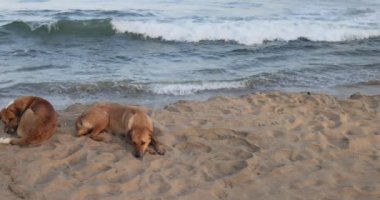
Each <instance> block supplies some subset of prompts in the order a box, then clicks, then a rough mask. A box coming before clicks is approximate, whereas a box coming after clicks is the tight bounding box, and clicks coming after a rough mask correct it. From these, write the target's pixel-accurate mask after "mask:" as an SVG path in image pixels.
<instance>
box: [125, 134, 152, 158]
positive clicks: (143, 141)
mask: <svg viewBox="0 0 380 200" xmlns="http://www.w3.org/2000/svg"><path fill="white" fill-rule="evenodd" d="M130 136H131V140H132V143H133V146H134V147H135V154H134V155H135V157H136V158H142V157H143V156H144V154H145V152H146V149H147V148H148V146H149V144H150V142H151V141H152V131H151V130H148V129H146V128H137V129H133V130H131V133H130Z"/></svg>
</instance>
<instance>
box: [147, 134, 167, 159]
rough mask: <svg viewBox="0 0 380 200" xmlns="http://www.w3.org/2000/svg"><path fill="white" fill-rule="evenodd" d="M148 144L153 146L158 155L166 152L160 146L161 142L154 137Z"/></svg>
mask: <svg viewBox="0 0 380 200" xmlns="http://www.w3.org/2000/svg"><path fill="white" fill-rule="evenodd" d="M150 145H152V146H153V147H154V149H155V150H156V152H157V153H158V154H159V155H165V153H166V150H165V148H164V147H163V146H162V144H161V143H160V142H159V141H158V140H156V139H155V138H154V137H152V140H151V141H150Z"/></svg>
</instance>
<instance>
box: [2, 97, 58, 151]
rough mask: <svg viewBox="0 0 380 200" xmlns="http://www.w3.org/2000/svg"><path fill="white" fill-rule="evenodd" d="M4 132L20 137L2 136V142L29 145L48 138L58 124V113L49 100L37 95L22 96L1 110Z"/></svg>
mask: <svg viewBox="0 0 380 200" xmlns="http://www.w3.org/2000/svg"><path fill="white" fill-rule="evenodd" d="M0 118H1V121H2V122H3V126H4V132H6V133H8V134H10V135H16V136H18V137H13V138H0V143H2V144H12V145H20V146H22V145H29V144H40V143H42V142H44V141H46V140H48V139H49V138H50V137H51V136H52V135H53V134H54V132H55V130H56V126H57V113H56V112H55V110H54V108H53V106H52V105H51V104H50V102H49V101H47V100H45V99H43V98H40V97H36V96H22V97H19V98H17V99H15V100H14V101H11V102H10V103H9V104H8V105H7V106H6V107H5V108H3V109H2V110H1V112H0Z"/></svg>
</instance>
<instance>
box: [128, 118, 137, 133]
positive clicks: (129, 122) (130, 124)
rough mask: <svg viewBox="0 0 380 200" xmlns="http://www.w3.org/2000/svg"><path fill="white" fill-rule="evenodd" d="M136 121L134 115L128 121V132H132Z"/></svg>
mask: <svg viewBox="0 0 380 200" xmlns="http://www.w3.org/2000/svg"><path fill="white" fill-rule="evenodd" d="M134 121H135V114H133V115H132V117H131V118H129V120H128V127H127V132H128V133H129V132H130V131H131V130H132V126H133V123H134Z"/></svg>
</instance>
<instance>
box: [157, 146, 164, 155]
mask: <svg viewBox="0 0 380 200" xmlns="http://www.w3.org/2000/svg"><path fill="white" fill-rule="evenodd" d="M157 153H158V155H161V156H163V155H165V153H166V150H165V149H164V148H162V147H160V148H157Z"/></svg>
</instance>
